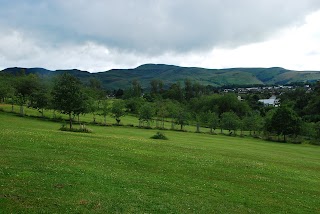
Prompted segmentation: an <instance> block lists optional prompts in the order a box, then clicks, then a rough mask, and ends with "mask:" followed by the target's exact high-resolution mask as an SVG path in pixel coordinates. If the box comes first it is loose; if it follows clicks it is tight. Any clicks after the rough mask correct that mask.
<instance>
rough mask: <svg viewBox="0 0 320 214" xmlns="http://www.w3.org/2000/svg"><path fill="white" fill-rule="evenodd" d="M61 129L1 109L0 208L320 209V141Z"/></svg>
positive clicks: (82, 210) (112, 210) (141, 210)
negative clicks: (319, 144) (161, 136)
mask: <svg viewBox="0 0 320 214" xmlns="http://www.w3.org/2000/svg"><path fill="white" fill-rule="evenodd" d="M127 120H129V121H128V123H130V120H132V121H134V120H133V119H132V118H131V119H130V118H128V119H127ZM60 126H61V123H57V122H52V121H44V120H42V119H40V118H38V119H37V118H31V117H19V116H16V115H14V114H11V113H7V112H0V167H1V171H0V213H319V212H320V206H319V204H320V179H319V178H320V147H317V146H312V145H307V144H301V145H295V144H285V143H271V142H267V141H263V140H260V139H255V138H250V137H244V138H241V137H231V136H224V135H209V134H203V133H191V132H176V131H169V130H168V131H162V132H163V133H164V134H165V135H166V136H167V137H168V138H169V140H166V141H164V140H154V139H150V137H151V136H153V135H154V134H155V133H156V132H157V130H153V129H139V128H137V127H117V126H94V125H88V127H89V128H90V129H92V133H74V132H62V131H59V128H60Z"/></svg>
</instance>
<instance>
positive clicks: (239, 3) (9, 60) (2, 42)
mask: <svg viewBox="0 0 320 214" xmlns="http://www.w3.org/2000/svg"><path fill="white" fill-rule="evenodd" d="M145 63H159V64H174V65H180V66H193V67H205V68H230V67H275V66H277V67H284V68H287V69H295V70H320V0H0V69H4V68H7V67H15V66H20V67H44V68H47V69H53V70H55V69H70V68H77V69H81V70H88V71H90V72H97V71H106V70H109V69H112V68H134V67H136V66H138V65H141V64H145Z"/></svg>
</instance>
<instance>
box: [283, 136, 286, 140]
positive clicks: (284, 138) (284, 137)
mask: <svg viewBox="0 0 320 214" xmlns="http://www.w3.org/2000/svg"><path fill="white" fill-rule="evenodd" d="M283 142H286V135H285V134H284V135H283Z"/></svg>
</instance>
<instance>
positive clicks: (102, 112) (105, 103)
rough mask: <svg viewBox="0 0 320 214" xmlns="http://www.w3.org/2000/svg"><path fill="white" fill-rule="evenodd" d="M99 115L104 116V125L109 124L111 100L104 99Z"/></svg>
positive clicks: (100, 105)
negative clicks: (108, 116)
mask: <svg viewBox="0 0 320 214" xmlns="http://www.w3.org/2000/svg"><path fill="white" fill-rule="evenodd" d="M99 112H100V113H99V115H101V116H103V121H104V125H106V124H107V115H108V114H109V112H110V105H109V100H108V99H104V100H101V101H100V103H99Z"/></svg>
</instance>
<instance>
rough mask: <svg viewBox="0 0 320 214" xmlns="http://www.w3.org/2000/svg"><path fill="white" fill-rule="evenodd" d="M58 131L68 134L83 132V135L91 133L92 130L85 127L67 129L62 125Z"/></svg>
mask: <svg viewBox="0 0 320 214" xmlns="http://www.w3.org/2000/svg"><path fill="white" fill-rule="evenodd" d="M59 130H60V131H68V132H83V133H91V132H92V130H91V129H88V128H87V127H86V126H85V125H80V127H79V128H71V129H70V128H69V127H67V126H66V125H65V124H62V126H61V128H60V129H59Z"/></svg>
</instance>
